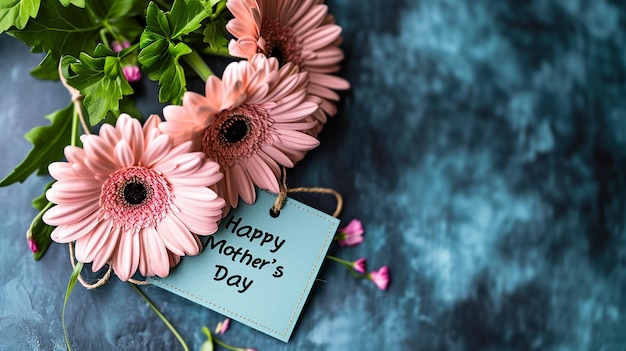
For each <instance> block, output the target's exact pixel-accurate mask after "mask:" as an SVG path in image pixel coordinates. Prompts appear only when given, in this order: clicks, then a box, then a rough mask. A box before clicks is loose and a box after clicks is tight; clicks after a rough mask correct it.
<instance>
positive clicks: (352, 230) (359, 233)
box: [337, 219, 363, 246]
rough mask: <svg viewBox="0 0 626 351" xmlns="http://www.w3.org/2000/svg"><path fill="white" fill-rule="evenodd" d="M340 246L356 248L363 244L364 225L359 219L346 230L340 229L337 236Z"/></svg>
mask: <svg viewBox="0 0 626 351" xmlns="http://www.w3.org/2000/svg"><path fill="white" fill-rule="evenodd" d="M337 239H338V241H339V246H355V245H358V244H360V243H362V242H363V224H362V223H361V221H359V220H358V219H353V220H352V221H350V223H348V225H347V226H346V227H344V228H340V229H339V233H338V234H337Z"/></svg>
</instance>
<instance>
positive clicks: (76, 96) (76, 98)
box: [58, 61, 91, 135]
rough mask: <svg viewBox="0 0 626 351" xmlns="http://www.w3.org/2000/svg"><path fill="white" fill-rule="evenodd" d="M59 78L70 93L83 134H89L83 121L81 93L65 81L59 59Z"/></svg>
mask: <svg viewBox="0 0 626 351" xmlns="http://www.w3.org/2000/svg"><path fill="white" fill-rule="evenodd" d="M58 70H59V80H61V83H63V86H64V87H65V89H67V91H68V92H69V93H70V97H71V98H72V102H73V103H74V110H76V113H77V114H78V119H79V120H80V124H81V126H82V127H83V131H84V132H85V134H87V135H89V134H91V132H90V131H89V127H88V126H87V122H85V116H84V115H83V96H82V95H81V93H80V91H78V89H76V88H74V87H72V86H71V85H69V84H68V83H67V79H65V76H64V75H63V69H62V68H61V61H59V68H58Z"/></svg>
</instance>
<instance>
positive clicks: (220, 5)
mask: <svg viewBox="0 0 626 351" xmlns="http://www.w3.org/2000/svg"><path fill="white" fill-rule="evenodd" d="M225 9H226V1H220V2H219V3H218V4H217V7H216V8H215V12H213V14H211V19H212V20H214V19H216V18H218V17H219V16H220V15H221V14H222V12H224V10H225Z"/></svg>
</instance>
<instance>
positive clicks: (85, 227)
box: [44, 212, 98, 243]
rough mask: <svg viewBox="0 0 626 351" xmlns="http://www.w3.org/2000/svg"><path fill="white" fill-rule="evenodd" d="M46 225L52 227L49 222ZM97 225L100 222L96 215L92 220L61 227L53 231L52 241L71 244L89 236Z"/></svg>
mask: <svg viewBox="0 0 626 351" xmlns="http://www.w3.org/2000/svg"><path fill="white" fill-rule="evenodd" d="M46 213H47V212H46ZM44 221H45V219H44ZM46 223H47V224H49V225H51V224H50V223H48V222H46ZM97 224H98V221H97V220H96V216H95V215H94V216H92V217H91V218H87V219H85V220H83V221H78V222H73V223H68V224H63V225H59V226H58V227H56V228H55V229H54V230H53V231H52V233H51V234H50V237H51V238H52V240H54V241H56V242H58V243H69V242H72V241H74V240H78V239H79V238H81V237H83V236H85V235H87V234H89V233H90V232H91V230H92V229H93V228H94V227H95V226H96V225H97Z"/></svg>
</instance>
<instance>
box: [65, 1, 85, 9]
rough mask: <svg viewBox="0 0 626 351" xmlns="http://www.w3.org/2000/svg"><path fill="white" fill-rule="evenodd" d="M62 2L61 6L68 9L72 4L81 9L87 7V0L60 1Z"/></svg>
mask: <svg viewBox="0 0 626 351" xmlns="http://www.w3.org/2000/svg"><path fill="white" fill-rule="evenodd" d="M59 1H60V2H61V5H63V6H65V7H68V6H69V5H70V4H72V5H74V6H76V7H80V8H83V7H85V0H59Z"/></svg>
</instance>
